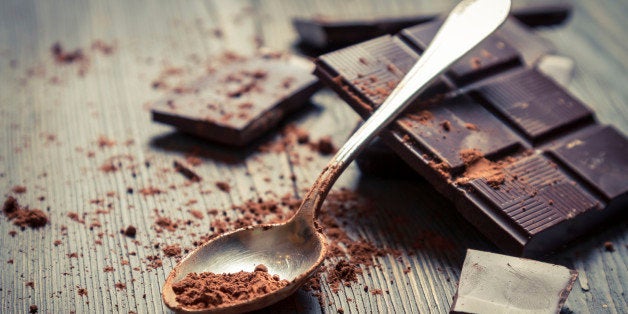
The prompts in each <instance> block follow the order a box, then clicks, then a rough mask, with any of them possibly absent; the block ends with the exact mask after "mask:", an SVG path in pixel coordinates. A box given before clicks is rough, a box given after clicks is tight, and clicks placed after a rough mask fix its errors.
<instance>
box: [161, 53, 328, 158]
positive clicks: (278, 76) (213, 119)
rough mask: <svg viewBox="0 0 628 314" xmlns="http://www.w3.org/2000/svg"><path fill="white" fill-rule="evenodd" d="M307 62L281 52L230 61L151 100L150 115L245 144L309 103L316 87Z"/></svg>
mask: <svg viewBox="0 0 628 314" xmlns="http://www.w3.org/2000/svg"><path fill="white" fill-rule="evenodd" d="M309 67H310V65H309V63H308V62H307V61H304V60H302V59H298V58H297V57H289V58H288V57H284V56H265V57H263V56H260V57H253V58H249V59H234V60H231V61H228V62H227V63H226V64H224V66H223V67H220V68H218V69H216V70H215V72H214V73H211V74H209V75H208V76H207V77H204V78H201V79H199V80H198V81H196V82H194V83H191V84H190V86H188V87H186V88H183V89H181V92H180V93H174V94H171V95H170V96H167V97H166V98H164V99H162V100H161V101H159V102H157V103H156V104H154V105H153V107H152V109H151V112H152V116H153V120H154V121H158V122H162V123H166V124H170V125H173V126H175V127H176V128H177V129H179V130H180V131H183V132H186V133H190V134H193V135H196V136H198V137H201V138H204V139H207V140H210V141H214V142H218V143H222V144H228V145H235V146H242V145H246V144H248V143H249V142H251V141H252V140H254V139H256V138H258V137H260V136H261V135H263V134H264V132H266V131H268V130H270V129H271V128H273V127H274V126H276V125H277V123H278V122H279V121H281V120H282V119H283V118H284V117H285V116H286V115H287V114H289V113H290V112H293V111H295V110H297V109H298V108H300V107H302V106H303V105H304V104H306V103H307V101H308V99H309V97H310V96H311V95H312V94H313V93H314V92H315V91H316V90H317V89H318V88H319V84H318V82H317V80H316V78H315V77H314V76H313V75H311V74H310V73H309V71H310V69H309Z"/></svg>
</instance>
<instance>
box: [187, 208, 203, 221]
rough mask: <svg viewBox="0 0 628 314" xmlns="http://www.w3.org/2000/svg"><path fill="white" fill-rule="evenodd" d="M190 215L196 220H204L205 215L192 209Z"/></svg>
mask: <svg viewBox="0 0 628 314" xmlns="http://www.w3.org/2000/svg"><path fill="white" fill-rule="evenodd" d="M190 214H192V216H194V218H196V219H203V213H202V212H201V211H200V210H196V209H190Z"/></svg>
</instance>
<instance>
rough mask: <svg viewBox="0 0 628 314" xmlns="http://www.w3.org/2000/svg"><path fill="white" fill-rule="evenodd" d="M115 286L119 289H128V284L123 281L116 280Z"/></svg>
mask: <svg viewBox="0 0 628 314" xmlns="http://www.w3.org/2000/svg"><path fill="white" fill-rule="evenodd" d="M115 287H116V289H117V290H118V291H120V290H125V289H126V285H125V284H123V283H121V282H116V284H115Z"/></svg>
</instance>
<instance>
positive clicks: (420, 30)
mask: <svg viewBox="0 0 628 314" xmlns="http://www.w3.org/2000/svg"><path fill="white" fill-rule="evenodd" d="M442 23H443V22H442V20H438V21H434V22H430V23H426V24H422V25H417V26H414V27H411V28H408V29H404V30H403V31H402V32H401V36H403V38H404V39H406V40H407V41H408V42H410V43H411V44H412V45H414V46H415V47H416V48H417V49H419V50H420V51H424V50H425V49H426V48H427V46H428V45H429V43H430V42H431V41H432V39H433V38H434V36H435V35H436V32H437V31H438V29H439V28H440V26H441V25H442ZM520 63H521V61H520V59H519V54H518V52H517V51H516V50H515V49H514V48H513V47H511V46H510V44H508V42H507V41H505V40H503V39H502V38H501V37H500V36H499V35H492V36H489V37H488V38H486V39H485V40H483V41H482V42H481V43H480V44H479V45H478V46H477V47H475V48H474V49H473V50H471V51H470V52H469V53H467V54H466V55H465V56H463V57H462V58H461V59H460V60H458V61H457V62H456V63H454V64H453V65H452V66H451V67H450V68H449V70H448V71H447V75H448V76H449V77H451V78H452V79H453V81H454V82H456V84H457V85H459V86H461V85H465V84H468V83H470V82H472V81H477V80H479V79H480V78H483V77H486V76H489V75H491V74H493V73H495V72H496V71H503V70H504V69H507V68H510V67H513V66H517V65H519V64H520Z"/></svg>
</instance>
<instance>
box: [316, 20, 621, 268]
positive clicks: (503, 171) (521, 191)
mask: <svg viewBox="0 0 628 314" xmlns="http://www.w3.org/2000/svg"><path fill="white" fill-rule="evenodd" d="M416 29H417V28H412V29H410V30H404V31H402V33H403V34H402V35H403V38H400V37H399V35H398V36H394V37H390V36H386V37H383V38H379V39H374V40H371V41H369V42H366V43H363V44H358V45H355V46H351V47H348V48H346V49H343V50H339V51H336V52H333V53H329V54H326V55H324V56H321V57H320V58H319V59H318V60H317V61H316V65H317V68H316V71H315V73H316V74H317V75H318V76H319V77H320V78H321V80H322V81H324V82H325V83H327V84H328V85H329V86H330V87H331V88H332V89H333V90H334V91H336V92H337V93H338V94H339V95H340V96H341V97H342V98H343V99H344V100H346V101H347V103H348V104H349V105H351V106H352V107H353V108H354V109H355V110H356V111H357V112H358V113H359V114H360V115H362V116H363V117H365V118H367V117H368V116H370V114H371V113H372V111H373V110H375V108H376V107H377V106H378V105H379V103H381V101H383V99H384V97H383V95H387V93H388V92H389V90H391V89H392V88H393V87H394V86H388V85H389V84H386V86H382V85H378V82H382V81H384V82H389V81H391V77H393V76H391V74H390V73H387V72H386V71H385V70H384V69H385V68H386V65H387V64H393V65H394V64H403V65H404V66H403V67H401V68H404V67H406V66H407V65H408V64H410V63H411V62H412V60H414V59H416V55H418V54H419V53H420V49H419V48H418V47H417V46H418V45H415V44H412V43H410V40H409V39H408V38H409V37H408V34H416V32H415V31H416ZM497 36H499V35H497ZM416 38H418V36H417V37H416ZM489 39H490V38H489ZM505 40H509V39H508V38H506V39H505ZM489 42H491V41H490V40H489ZM385 45H389V47H388V48H385V47H384V46H385ZM412 50H414V53H410V52H408V51H412ZM384 51H387V53H389V54H390V56H391V57H390V58H387V56H386V55H384V54H383V52H384ZM399 51H403V52H404V53H399ZM515 54H516V55H518V52H517V51H515ZM393 60H394V61H393ZM495 67H496V69H497V70H496V71H491V73H487V74H478V73H475V72H470V73H469V75H468V77H469V80H470V81H469V82H468V83H466V84H467V85H466V86H467V87H466V88H465V89H464V90H459V91H458V92H457V93H446V94H438V93H437V94H431V95H430V96H428V95H423V97H420V99H419V100H417V101H415V103H413V104H411V106H410V107H409V108H408V110H407V111H406V112H405V113H404V114H402V116H400V117H399V118H398V119H397V120H396V121H395V122H394V123H393V124H392V125H391V126H390V127H389V128H388V130H387V131H385V132H383V133H382V134H381V135H380V137H381V138H382V140H383V141H384V142H385V143H386V144H387V145H388V146H390V147H391V148H392V149H393V150H394V151H395V152H396V153H397V154H398V155H399V156H400V157H401V158H402V159H403V160H404V161H406V162H407V163H408V165H409V166H410V167H412V168H413V169H414V170H416V171H417V172H418V173H419V174H420V175H421V176H422V177H424V178H425V179H426V180H428V181H429V182H430V183H431V184H432V185H433V186H434V187H435V188H436V189H437V190H439V191H440V192H441V193H443V194H444V195H445V196H448V197H449V199H450V200H452V202H453V203H454V204H455V205H456V207H457V209H458V210H459V211H460V213H461V214H462V215H463V216H464V217H465V218H466V219H467V220H469V221H470V222H471V223H473V224H474V225H475V226H476V227H477V228H478V229H479V230H480V231H481V232H482V233H484V234H485V235H486V236H487V237H488V238H489V239H491V240H492V241H493V242H494V243H495V244H497V245H498V246H499V247H500V248H502V249H503V250H504V251H505V252H509V253H511V254H517V255H525V256H538V255H543V254H547V253H548V252H550V251H552V250H554V249H556V248H558V247H560V246H562V245H564V244H566V243H567V242H569V241H571V240H573V239H574V238H576V237H578V236H579V235H582V234H583V233H585V232H587V231H588V230H590V229H592V228H595V227H596V226H597V225H598V224H600V223H602V222H604V221H606V220H608V219H609V218H610V217H612V216H613V215H615V214H618V213H620V211H622V210H625V208H627V207H626V206H627V205H628V192H627V191H628V182H627V181H626V180H625V178H626V177H627V174H626V169H627V167H626V162H625V158H624V159H622V158H621V157H622V156H628V140H626V138H625V137H623V136H622V135H621V134H619V133H618V132H616V131H614V129H612V128H605V127H601V126H599V125H598V124H596V122H595V120H594V118H593V114H592V112H591V111H590V110H589V109H588V108H587V107H586V106H585V105H583V104H582V103H580V101H579V100H578V99H576V98H574V97H573V96H571V95H570V94H569V93H568V92H567V91H565V90H564V89H562V88H561V87H560V86H558V85H557V84H556V83H554V82H553V81H552V80H551V79H548V78H547V77H545V76H543V75H542V74H541V73H539V72H538V71H536V70H535V69H532V68H528V67H527V66H526V64H525V63H519V64H517V65H509V64H507V63H497V64H495ZM471 70H475V71H476V72H478V71H479V72H482V71H483V69H481V68H478V69H471ZM364 74H365V76H361V75H364ZM365 77H368V80H365V79H363V78H365ZM394 79H397V80H398V79H399V77H398V76H394ZM440 82H442V83H443V85H444V86H446V87H447V88H451V86H452V83H451V82H450V81H449V80H448V79H447V78H441V79H440ZM374 88H375V89H380V88H381V89H384V92H383V93H382V97H381V98H377V99H374V98H373V96H372V95H371V92H372V90H373V89H374ZM386 88H388V91H387V92H386ZM445 90H447V89H445ZM463 91H467V93H468V95H464V94H462V95H460V93H461V92H463ZM605 164H608V166H603V165H605ZM611 172H612V173H611Z"/></svg>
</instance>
